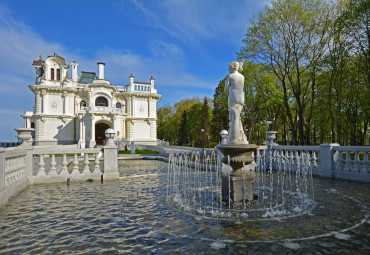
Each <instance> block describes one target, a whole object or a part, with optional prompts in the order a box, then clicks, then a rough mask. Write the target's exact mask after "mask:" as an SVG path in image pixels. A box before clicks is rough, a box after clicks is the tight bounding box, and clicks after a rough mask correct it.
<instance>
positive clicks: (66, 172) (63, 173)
mask: <svg viewBox="0 0 370 255" xmlns="http://www.w3.org/2000/svg"><path fill="white" fill-rule="evenodd" d="M67 165H68V161H67V154H66V153H63V160H62V171H60V175H66V174H68V169H67Z"/></svg>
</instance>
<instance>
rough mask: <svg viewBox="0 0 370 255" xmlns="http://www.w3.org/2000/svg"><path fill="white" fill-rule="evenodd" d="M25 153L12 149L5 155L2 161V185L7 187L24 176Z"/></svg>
mask: <svg viewBox="0 0 370 255" xmlns="http://www.w3.org/2000/svg"><path fill="white" fill-rule="evenodd" d="M25 157H26V154H25V153H22V152H21V153H19V152H16V151H12V152H11V153H8V155H5V162H4V187H5V188H6V187H9V186H11V185H13V184H15V183H17V182H19V181H20V180H21V179H22V178H23V177H25V176H26V174H25V172H26V169H25V167H26V165H25Z"/></svg>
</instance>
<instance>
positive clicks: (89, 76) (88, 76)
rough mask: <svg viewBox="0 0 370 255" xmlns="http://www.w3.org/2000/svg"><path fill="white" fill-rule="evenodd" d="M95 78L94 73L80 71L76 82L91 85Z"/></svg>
mask: <svg viewBox="0 0 370 255" xmlns="http://www.w3.org/2000/svg"><path fill="white" fill-rule="evenodd" d="M97 78H98V77H97V76H96V73H93V72H85V71H82V72H81V74H80V76H79V77H78V79H77V82H81V83H91V82H92V81H93V80H96V79H97Z"/></svg>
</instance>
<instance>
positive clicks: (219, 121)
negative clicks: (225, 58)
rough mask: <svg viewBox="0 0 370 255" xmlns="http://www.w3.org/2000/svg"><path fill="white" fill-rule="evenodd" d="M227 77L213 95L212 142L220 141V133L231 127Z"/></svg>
mask: <svg viewBox="0 0 370 255" xmlns="http://www.w3.org/2000/svg"><path fill="white" fill-rule="evenodd" d="M225 81H226V78H225V79H223V80H221V81H220V82H219V84H218V86H217V87H216V89H215V94H214V95H213V110H212V116H213V119H212V122H211V125H210V134H211V142H212V143H213V144H218V143H220V133H221V131H222V130H228V129H229V111H228V106H227V95H226V93H225V91H224V90H225Z"/></svg>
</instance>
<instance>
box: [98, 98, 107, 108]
mask: <svg viewBox="0 0 370 255" xmlns="http://www.w3.org/2000/svg"><path fill="white" fill-rule="evenodd" d="M95 106H108V100H107V99H106V98H105V97H98V98H97V99H96V100H95Z"/></svg>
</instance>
